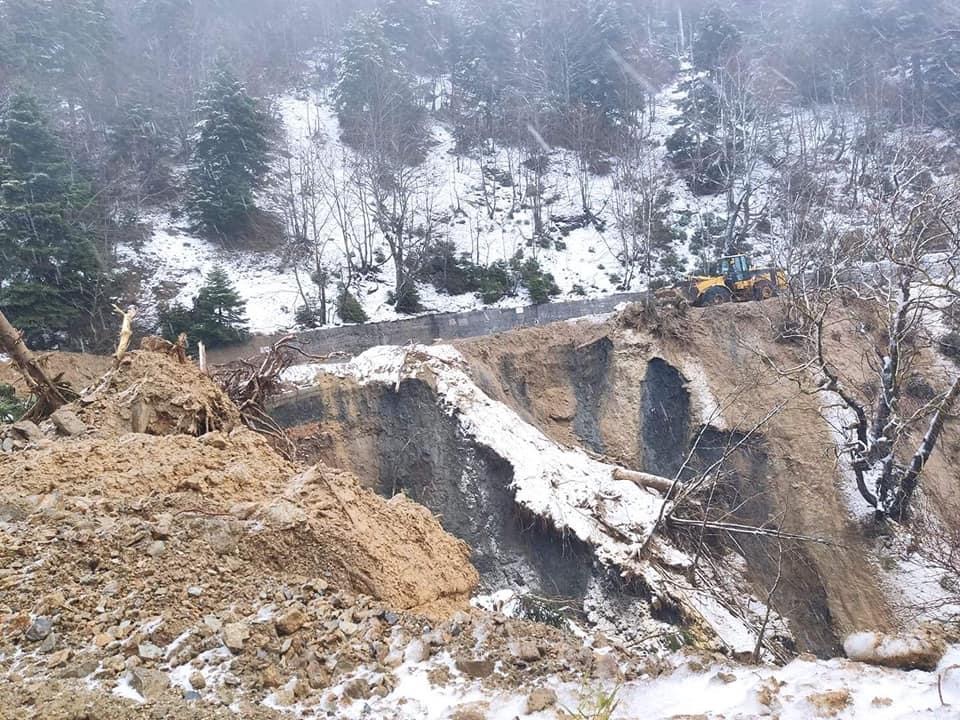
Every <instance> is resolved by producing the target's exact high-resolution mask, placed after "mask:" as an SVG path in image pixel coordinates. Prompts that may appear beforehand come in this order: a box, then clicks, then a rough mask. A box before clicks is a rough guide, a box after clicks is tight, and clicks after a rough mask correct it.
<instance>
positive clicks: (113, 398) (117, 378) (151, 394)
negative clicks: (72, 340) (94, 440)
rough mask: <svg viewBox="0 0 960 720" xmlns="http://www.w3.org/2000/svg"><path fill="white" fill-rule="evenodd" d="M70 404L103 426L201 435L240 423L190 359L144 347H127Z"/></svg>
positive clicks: (114, 429) (92, 422) (113, 429)
mask: <svg viewBox="0 0 960 720" xmlns="http://www.w3.org/2000/svg"><path fill="white" fill-rule="evenodd" d="M74 405H75V406H76V407H75V409H76V412H77V415H78V416H79V417H80V419H81V420H83V421H84V422H86V423H87V424H88V425H93V426H95V427H97V428H99V429H100V430H102V431H105V432H115V433H122V432H134V433H148V434H150V435H174V434H186V435H203V434H204V433H208V432H211V431H214V430H223V431H227V432H229V431H230V430H232V429H233V428H235V427H238V426H239V425H240V424H241V420H240V412H239V410H237V408H236V406H235V405H233V403H231V402H230V400H229V399H228V398H227V396H226V395H225V394H224V393H223V391H222V390H221V389H220V387H219V386H218V385H217V384H216V383H215V382H214V381H213V380H211V379H210V378H209V377H207V376H206V375H204V374H203V373H201V372H199V371H198V370H197V367H196V366H195V365H193V364H192V363H189V362H188V363H179V362H177V361H176V360H175V359H174V358H172V357H170V356H168V355H165V354H162V353H157V352H149V351H145V350H140V351H137V352H132V353H128V354H127V355H126V356H125V357H124V359H123V362H122V363H121V364H120V367H119V368H117V370H116V371H115V372H112V373H108V374H107V375H105V376H104V380H103V381H101V382H100V383H99V384H98V385H97V386H96V387H95V388H93V389H92V390H91V391H90V392H88V393H85V394H84V396H83V397H81V398H80V400H78V401H77V402H76V403H75V404H74Z"/></svg>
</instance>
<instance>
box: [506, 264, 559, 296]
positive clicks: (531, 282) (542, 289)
mask: <svg viewBox="0 0 960 720" xmlns="http://www.w3.org/2000/svg"><path fill="white" fill-rule="evenodd" d="M515 262H517V263H518V264H519V261H515ZM518 271H519V275H520V284H521V285H523V287H525V288H526V289H527V292H529V293H530V299H531V300H532V301H533V303H534V304H535V305H541V304H543V303H546V302H550V298H551V297H554V296H556V295H559V294H560V288H559V286H558V285H557V282H556V280H554V279H553V275H552V274H551V273H548V272H545V271H544V270H543V268H541V267H540V263H539V262H538V261H537V260H535V259H534V258H529V259H527V260H525V261H524V262H523V263H522V264H519V268H518Z"/></svg>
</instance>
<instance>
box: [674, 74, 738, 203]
mask: <svg viewBox="0 0 960 720" xmlns="http://www.w3.org/2000/svg"><path fill="white" fill-rule="evenodd" d="M680 89H681V90H683V96H682V99H681V100H680V101H679V103H678V107H679V110H680V114H679V115H678V116H677V117H676V118H675V119H674V120H672V121H671V122H672V124H673V125H674V126H675V127H676V130H674V131H673V134H672V135H670V137H668V138H667V141H666V148H667V156H668V157H669V158H670V161H671V162H672V163H673V164H674V166H676V167H677V169H678V170H681V171H683V173H684V174H685V175H686V176H687V180H688V183H689V185H690V187H691V189H692V190H694V192H698V193H714V192H718V191H719V190H720V189H722V183H723V179H724V177H725V175H726V173H727V170H728V168H727V167H726V166H725V165H724V153H723V148H722V146H721V140H720V138H719V134H720V109H721V98H720V95H719V92H718V89H717V85H716V84H715V83H713V82H711V81H709V80H706V79H704V78H692V79H689V80H687V81H685V82H683V83H681V86H680Z"/></svg>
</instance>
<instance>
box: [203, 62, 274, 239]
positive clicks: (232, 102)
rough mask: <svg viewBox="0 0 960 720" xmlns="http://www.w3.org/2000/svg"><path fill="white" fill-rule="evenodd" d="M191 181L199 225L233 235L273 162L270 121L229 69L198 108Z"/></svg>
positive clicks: (217, 75)
mask: <svg viewBox="0 0 960 720" xmlns="http://www.w3.org/2000/svg"><path fill="white" fill-rule="evenodd" d="M197 114H198V115H199V116H200V118H201V120H200V123H199V124H198V126H197V134H196V137H195V138H194V147H193V154H192V161H193V164H192V167H191V168H190V180H191V185H192V193H193V195H192V198H191V204H192V205H193V209H194V212H195V214H196V217H197V220H198V221H199V223H200V225H201V226H202V227H203V228H205V229H207V230H210V231H214V232H219V233H229V232H232V231H235V230H237V229H239V228H240V227H242V226H243V225H244V223H245V222H246V220H247V218H248V216H249V213H250V211H251V210H253V209H254V207H255V205H254V198H253V193H254V190H256V189H257V188H258V187H260V186H261V184H262V182H263V178H264V175H265V174H266V171H267V167H268V165H267V162H268V159H269V149H270V145H269V134H270V122H269V118H268V117H267V115H266V114H265V113H264V112H263V111H262V110H261V109H260V107H259V105H258V103H257V101H256V100H254V99H253V98H252V97H250V95H248V94H247V92H246V89H245V88H244V87H243V85H242V84H241V83H240V81H238V80H237V79H236V78H235V77H234V76H233V74H232V73H231V72H230V70H229V69H228V68H227V67H226V66H223V65H220V66H218V67H217V68H216V70H215V71H214V73H213V76H212V78H211V80H210V83H209V84H208V85H207V88H206V90H205V92H204V94H203V97H202V98H201V101H200V104H199V106H198V108H197Z"/></svg>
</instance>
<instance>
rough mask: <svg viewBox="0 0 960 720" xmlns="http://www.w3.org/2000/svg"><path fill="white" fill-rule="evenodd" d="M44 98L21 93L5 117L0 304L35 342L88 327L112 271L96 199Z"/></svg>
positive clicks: (0, 152)
mask: <svg viewBox="0 0 960 720" xmlns="http://www.w3.org/2000/svg"><path fill="white" fill-rule="evenodd" d="M89 200H90V192H89V189H88V188H87V186H85V185H84V184H82V183H81V182H80V181H78V180H77V177H76V174H75V172H74V170H73V168H71V167H70V165H69V164H68V163H67V160H66V158H65V155H64V153H63V151H62V149H61V147H60V144H59V142H58V140H57V138H56V137H55V136H54V135H53V133H52V132H51V131H50V129H49V128H48V127H47V124H46V122H45V119H44V117H43V115H42V113H41V111H40V107H39V105H38V103H37V101H36V100H35V99H34V98H33V97H31V96H30V95H27V94H25V93H18V94H15V95H14V96H13V97H11V98H10V100H9V101H8V103H7V106H6V108H5V109H4V110H3V112H2V114H0V305H2V306H3V308H4V312H5V313H6V314H7V316H8V317H9V319H10V321H11V322H12V323H14V324H15V325H16V326H17V327H19V328H21V329H22V330H23V331H24V333H25V334H26V336H27V338H28V340H29V341H30V343H31V344H33V345H37V346H49V345H51V344H54V343H60V342H63V341H65V340H66V339H67V338H68V336H71V335H72V336H76V335H79V334H83V333H86V332H88V331H89V329H90V328H91V326H92V324H93V323H92V322H91V321H92V319H93V318H95V317H96V315H97V313H98V309H99V306H100V305H101V302H100V301H101V300H102V297H101V295H102V292H103V288H104V283H105V276H104V273H103V270H102V267H101V262H100V258H99V256H98V253H97V251H96V245H95V243H94V238H93V235H92V233H90V232H89V231H88V230H87V229H86V228H85V225H84V223H83V222H82V219H81V218H80V210H81V209H82V208H83V207H85V206H86V205H88V204H89Z"/></svg>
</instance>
